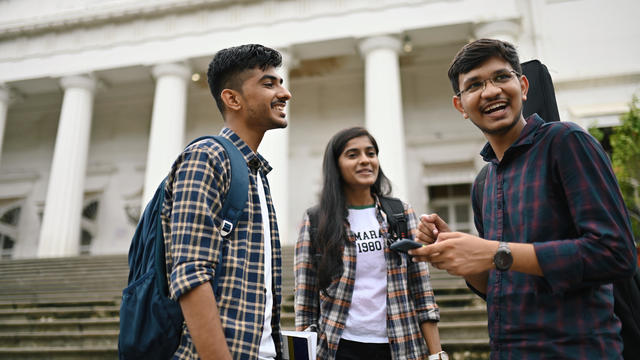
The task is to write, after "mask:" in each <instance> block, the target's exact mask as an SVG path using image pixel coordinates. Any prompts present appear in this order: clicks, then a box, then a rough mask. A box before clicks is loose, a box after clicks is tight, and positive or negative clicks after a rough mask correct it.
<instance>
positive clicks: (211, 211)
mask: <svg viewBox="0 0 640 360" xmlns="http://www.w3.org/2000/svg"><path fill="white" fill-rule="evenodd" d="M221 135H222V136H224V137H226V138H228V139H230V140H231V142H232V143H234V145H236V146H237V147H238V149H240V152H241V153H242V154H243V156H244V158H245V160H246V161H247V164H248V167H249V170H250V174H249V197H248V201H247V207H246V209H245V211H244V213H243V214H242V216H241V217H240V219H239V221H238V224H237V226H236V229H234V230H233V232H232V233H231V235H230V237H229V238H228V239H224V240H223V238H222V236H221V235H220V233H219V232H218V227H217V226H216V223H218V224H219V223H220V222H221V219H220V210H221V208H222V200H223V199H224V197H225V196H226V194H227V191H228V189H229V186H230V175H231V165H230V161H229V157H228V155H227V154H226V153H225V151H224V148H223V147H222V146H221V145H220V144H218V143H217V142H216V141H215V140H212V139H208V140H203V141H199V142H197V143H195V144H193V145H192V146H190V147H188V148H187V149H186V150H185V151H184V152H182V154H180V156H179V157H178V159H177V160H176V161H175V163H174V164H173V167H172V169H171V173H170V174H169V178H168V180H167V185H166V192H165V203H164V207H163V211H162V225H163V233H164V239H165V248H166V249H167V251H166V260H167V278H168V281H169V289H170V293H171V297H172V298H173V299H178V298H179V297H180V296H181V295H183V294H185V293H187V292H188V291H189V290H191V289H193V288H195V287H197V286H198V285H201V284H203V283H205V282H207V281H212V280H213V278H214V274H215V272H216V271H218V270H219V269H220V267H222V270H223V272H222V274H221V276H220V278H219V279H218V294H216V298H217V305H218V309H219V311H220V320H221V321H222V327H223V329H224V333H225V335H226V338H227V345H228V346H229V350H230V351H231V354H232V356H233V357H234V359H247V360H253V359H257V357H258V351H259V348H260V338H261V336H262V328H263V322H264V310H265V309H264V307H265V301H266V296H265V294H266V293H265V290H264V283H265V281H264V265H263V264H264V239H263V228H262V214H261V212H260V199H259V197H258V190H257V176H261V177H262V183H263V184H264V186H265V189H264V190H265V195H266V199H267V206H268V208H269V214H268V216H269V222H270V225H271V246H272V258H271V262H272V268H273V269H272V274H273V275H272V276H273V278H272V280H273V289H272V291H273V317H272V320H271V325H272V327H273V335H274V341H275V344H276V349H277V350H278V353H279V354H280V353H281V348H282V347H281V346H282V344H281V337H280V302H281V274H282V265H281V251H280V240H279V237H278V226H277V223H276V216H275V211H274V208H273V203H272V200H271V194H270V191H269V183H268V181H267V178H266V174H267V173H268V172H269V171H270V170H271V167H270V166H269V164H268V163H267V162H266V161H265V160H264V159H263V158H262V157H261V156H260V155H258V154H256V153H254V152H253V151H252V150H251V149H250V148H249V146H248V145H247V144H246V143H245V142H244V141H243V140H242V139H240V137H238V135H236V134H235V133H234V132H233V131H231V130H230V129H226V128H225V129H223V130H222V131H221ZM220 251H222V252H223V259H222V262H223V263H222V264H218V259H219V254H220ZM198 358H199V357H198V354H197V353H196V351H195V347H194V345H193V343H192V341H191V336H190V335H189V331H188V329H187V327H186V325H183V331H182V339H181V342H180V346H179V347H178V349H177V351H176V353H175V355H174V359H198Z"/></svg>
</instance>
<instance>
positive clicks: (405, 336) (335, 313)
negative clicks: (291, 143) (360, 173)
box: [294, 199, 440, 360]
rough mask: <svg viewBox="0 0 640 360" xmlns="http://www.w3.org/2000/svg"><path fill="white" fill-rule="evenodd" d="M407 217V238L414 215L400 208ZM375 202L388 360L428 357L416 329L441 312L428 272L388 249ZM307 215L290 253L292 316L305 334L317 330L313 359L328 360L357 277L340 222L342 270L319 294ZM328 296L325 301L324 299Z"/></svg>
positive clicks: (413, 230)
mask: <svg viewBox="0 0 640 360" xmlns="http://www.w3.org/2000/svg"><path fill="white" fill-rule="evenodd" d="M404 208H405V214H407V217H408V220H409V221H408V228H409V233H410V234H409V238H411V239H413V238H414V237H415V234H416V231H417V229H416V224H417V220H416V216H415V214H414V212H413V209H412V208H411V207H410V206H409V205H408V204H406V203H405V204H404ZM380 209H381V208H380V203H379V201H378V200H377V199H376V217H377V220H378V222H379V223H380V229H381V230H382V233H383V237H384V238H385V250H384V254H385V259H386V263H387V335H388V337H389V345H390V347H391V354H392V357H393V359H402V360H405V359H424V358H426V357H427V356H428V355H429V353H428V349H427V346H426V342H425V341H424V337H423V336H422V331H421V329H420V324H421V323H422V322H424V321H439V320H440V312H439V309H438V306H437V305H436V301H435V298H434V296H433V290H432V289H431V284H430V281H429V270H428V267H427V264H426V263H424V262H420V263H413V262H412V261H411V260H410V259H409V257H408V256H407V255H406V254H402V253H398V252H395V251H393V250H391V249H389V245H390V244H391V242H392V241H393V240H392V239H391V237H390V236H389V232H388V225H387V220H386V214H385V213H384V212H383V211H381V210H380ZM309 229H310V224H309V216H308V214H307V213H306V212H305V215H304V219H303V221H302V223H301V226H300V231H299V236H298V241H297V243H296V249H295V260H294V262H295V288H296V291H295V314H296V315H295V317H296V320H295V321H296V329H297V330H304V329H306V328H307V327H309V326H310V325H312V324H316V325H317V326H318V356H317V358H318V359H322V360H325V359H333V358H335V354H336V351H337V350H338V343H339V342H340V338H341V336H342V330H343V329H344V327H345V322H346V320H347V315H348V312H349V305H350V303H351V296H352V294H353V287H354V280H355V274H356V245H355V236H354V234H353V233H352V232H351V230H350V229H349V224H348V222H347V221H346V219H345V231H347V233H348V236H349V241H347V242H346V244H345V246H344V254H343V256H342V261H343V263H344V268H343V272H342V275H341V276H340V278H339V279H335V280H334V281H333V283H332V284H331V285H330V286H329V287H328V288H327V289H326V291H327V294H324V293H322V292H320V291H319V289H318V278H317V276H316V270H315V266H314V263H313V257H314V254H312V253H311V251H312V250H311V240H310V236H309ZM327 295H328V296H327Z"/></svg>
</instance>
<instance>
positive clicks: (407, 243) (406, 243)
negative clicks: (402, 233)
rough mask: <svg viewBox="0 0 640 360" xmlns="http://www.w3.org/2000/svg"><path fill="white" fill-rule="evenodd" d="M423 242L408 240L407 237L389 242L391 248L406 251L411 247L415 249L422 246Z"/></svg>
mask: <svg viewBox="0 0 640 360" xmlns="http://www.w3.org/2000/svg"><path fill="white" fill-rule="evenodd" d="M422 246H423V244H422V243H419V242H417V241H413V240H409V239H400V240H398V241H396V242H394V243H393V244H391V246H390V248H391V250H395V251H402V252H407V251H409V250H411V249H417V248H420V247H422Z"/></svg>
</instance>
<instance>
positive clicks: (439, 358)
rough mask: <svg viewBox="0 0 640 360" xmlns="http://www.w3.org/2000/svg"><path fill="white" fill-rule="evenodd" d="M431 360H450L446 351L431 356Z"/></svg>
mask: <svg viewBox="0 0 640 360" xmlns="http://www.w3.org/2000/svg"><path fill="white" fill-rule="evenodd" d="M429 360H449V355H448V354H447V352H446V351H440V352H439V353H436V354H431V355H429Z"/></svg>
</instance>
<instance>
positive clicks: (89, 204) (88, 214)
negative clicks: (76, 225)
mask: <svg viewBox="0 0 640 360" xmlns="http://www.w3.org/2000/svg"><path fill="white" fill-rule="evenodd" d="M99 205H100V202H99V200H98V199H96V198H95V197H93V198H89V199H87V200H85V203H84V207H83V208H82V229H81V230H80V231H81V232H80V255H89V254H91V245H92V244H93V239H94V238H95V236H96V233H97V228H98V224H97V221H96V220H97V218H98V208H99Z"/></svg>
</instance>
